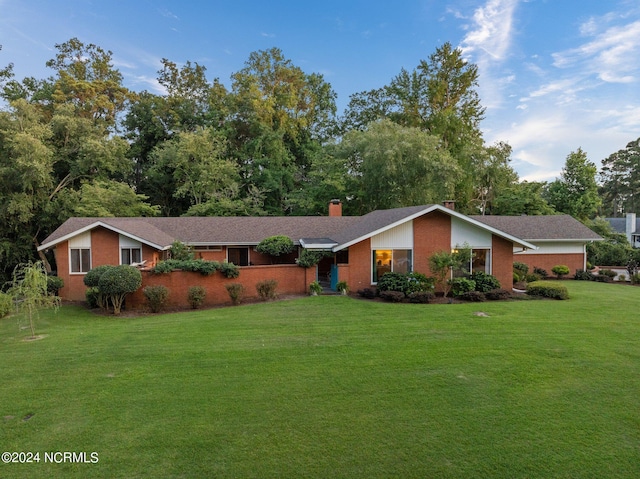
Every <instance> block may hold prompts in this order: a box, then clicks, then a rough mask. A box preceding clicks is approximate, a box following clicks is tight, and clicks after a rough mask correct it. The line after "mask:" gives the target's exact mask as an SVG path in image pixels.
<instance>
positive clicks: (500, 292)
mask: <svg viewBox="0 0 640 479" xmlns="http://www.w3.org/2000/svg"><path fill="white" fill-rule="evenodd" d="M484 295H485V297H486V298H487V299H490V300H492V301H500V300H505V299H511V298H512V297H513V295H512V294H511V291H507V290H506V289H494V290H491V291H487V292H486V293H484Z"/></svg>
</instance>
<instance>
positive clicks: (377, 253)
mask: <svg viewBox="0 0 640 479" xmlns="http://www.w3.org/2000/svg"><path fill="white" fill-rule="evenodd" d="M392 258H393V253H392V251H391V250H373V282H374V283H377V282H378V280H379V279H380V278H381V277H382V275H383V274H385V273H388V272H390V271H391V262H392Z"/></svg>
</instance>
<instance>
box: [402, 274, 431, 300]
mask: <svg viewBox="0 0 640 479" xmlns="http://www.w3.org/2000/svg"><path fill="white" fill-rule="evenodd" d="M407 282H408V285H407V289H406V291H405V294H406V295H407V296H409V295H411V294H412V293H424V292H433V290H434V289H435V283H436V281H435V278H431V277H429V276H427V275H425V274H422V273H416V272H411V273H407Z"/></svg>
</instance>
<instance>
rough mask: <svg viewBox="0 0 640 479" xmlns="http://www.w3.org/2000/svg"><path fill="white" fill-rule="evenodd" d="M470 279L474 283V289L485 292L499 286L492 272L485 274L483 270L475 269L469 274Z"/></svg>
mask: <svg viewBox="0 0 640 479" xmlns="http://www.w3.org/2000/svg"><path fill="white" fill-rule="evenodd" d="M470 279H471V280H472V281H474V282H475V283H476V288H475V289H476V291H480V292H481V293H486V292H487V291H491V290H493V289H499V288H500V281H498V278H496V277H495V276H493V275H492V274H487V273H485V272H483V271H476V272H474V273H472V274H471V276H470Z"/></svg>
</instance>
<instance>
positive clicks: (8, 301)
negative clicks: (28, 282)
mask: <svg viewBox="0 0 640 479" xmlns="http://www.w3.org/2000/svg"><path fill="white" fill-rule="evenodd" d="M12 310H13V298H12V297H11V295H10V294H7V293H3V292H1V291H0V318H4V317H5V316H7V315H8V314H9V313H10V312H11V311H12Z"/></svg>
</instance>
